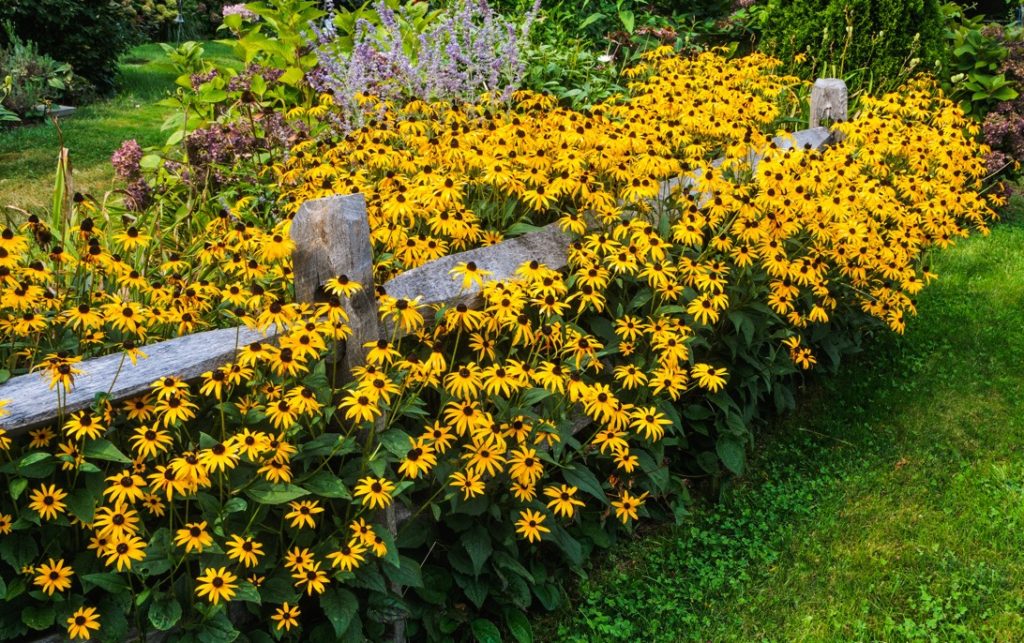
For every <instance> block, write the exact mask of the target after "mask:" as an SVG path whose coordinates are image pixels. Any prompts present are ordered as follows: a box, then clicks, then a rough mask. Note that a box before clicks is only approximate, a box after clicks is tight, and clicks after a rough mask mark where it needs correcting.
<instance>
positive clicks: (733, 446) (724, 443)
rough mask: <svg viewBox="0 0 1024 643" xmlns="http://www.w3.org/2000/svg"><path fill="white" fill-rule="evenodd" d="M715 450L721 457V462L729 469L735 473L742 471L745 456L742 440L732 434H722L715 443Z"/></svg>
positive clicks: (739, 473)
mask: <svg viewBox="0 0 1024 643" xmlns="http://www.w3.org/2000/svg"><path fill="white" fill-rule="evenodd" d="M715 452H716V453H718V457H719V458H721V459H722V464H724V465H725V467H726V468H727V469H729V471H732V472H733V473H735V474H736V475H741V474H742V473H743V465H744V462H745V461H746V457H747V456H746V450H745V449H744V446H743V443H742V442H740V441H739V440H737V439H736V438H734V437H732V436H728V435H723V436H721V437H719V438H718V441H717V442H716V443H715Z"/></svg>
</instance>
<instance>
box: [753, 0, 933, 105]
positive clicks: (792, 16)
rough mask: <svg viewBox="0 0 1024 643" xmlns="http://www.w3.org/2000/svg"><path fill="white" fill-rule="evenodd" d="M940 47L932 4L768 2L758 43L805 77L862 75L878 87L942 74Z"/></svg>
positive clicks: (926, 0) (899, 0) (895, 0)
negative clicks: (922, 75)
mask: <svg viewBox="0 0 1024 643" xmlns="http://www.w3.org/2000/svg"><path fill="white" fill-rule="evenodd" d="M943 45H944V41H943V19H942V13H941V11H940V8H939V3H938V2H937V0H772V2H771V3H770V4H769V6H768V10H767V13H766V15H765V24H764V30H763V39H762V42H761V48H762V49H763V50H765V51H767V52H769V53H772V54H774V55H776V56H778V57H780V58H781V59H782V60H784V61H794V62H797V64H798V66H799V67H800V68H801V70H802V71H804V72H806V73H808V74H809V75H810V74H813V73H821V72H825V73H829V74H835V75H840V74H843V75H852V72H856V71H863V72H864V74H862V75H860V78H861V80H863V81H866V82H873V83H874V85H876V86H878V85H881V86H883V87H890V86H893V85H895V84H897V83H898V82H899V81H900V80H902V79H904V78H905V77H906V76H907V75H908V72H911V71H913V72H917V71H936V70H937V69H939V68H942V67H943V66H944V59H945V54H944V47H943ZM801 54H805V55H806V60H802V58H803V57H802V56H800V55H801ZM914 61H917V62H916V64H914Z"/></svg>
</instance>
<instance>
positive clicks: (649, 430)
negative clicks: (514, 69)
mask: <svg viewBox="0 0 1024 643" xmlns="http://www.w3.org/2000/svg"><path fill="white" fill-rule="evenodd" d="M775 64H776V61H773V60H772V59H770V58H766V57H763V56H757V55H755V56H750V57H747V58H741V59H736V60H726V59H724V58H722V57H721V56H719V55H717V54H710V53H709V54H702V55H700V56H697V57H695V58H692V59H684V58H678V57H675V56H673V55H671V54H670V53H669V52H667V51H665V50H659V51H657V52H654V53H653V54H651V55H649V56H647V59H646V61H645V62H644V63H643V64H642V65H640V66H639V67H637V68H634V69H633V70H631V72H630V76H631V78H633V79H634V82H633V85H632V86H631V88H630V96H629V97H624V98H622V99H621V100H615V101H610V102H608V103H605V104H602V105H600V106H598V107H597V108H595V109H594V110H591V111H590V112H587V113H578V112H572V111H569V110H566V109H561V108H558V107H556V106H555V105H554V104H553V103H552V101H551V99H550V98H548V97H544V96H540V95H535V94H530V93H521V94H517V95H516V97H515V103H514V105H512V106H510V107H509V106H505V105H503V104H499V103H487V102H483V103H481V104H479V105H460V106H452V105H447V104H426V103H422V102H414V103H411V104H408V105H404V106H395V105H390V104H374V103H373V101H372V100H370V99H368V100H367V104H366V108H367V111H368V114H371V115H374V117H373V118H370V119H368V120H367V123H366V125H365V126H363V127H362V128H360V129H357V130H354V131H352V132H350V133H348V134H346V135H338V136H331V135H325V136H320V137H317V136H314V137H311V138H309V139H308V140H305V141H303V142H300V143H298V144H297V145H295V146H294V147H293V148H292V149H291V151H290V153H289V155H288V156H287V158H286V159H284V160H280V161H278V162H276V163H274V164H273V167H272V169H273V171H274V174H275V177H276V180H277V183H278V188H277V190H276V194H275V196H276V197H277V199H278V203H279V204H280V206H279V207H280V209H279V211H278V210H273V209H271V217H270V218H269V219H268V218H266V217H263V216H262V215H261V214H260V213H261V212H265V211H266V208H262V209H261V208H259V207H257V206H258V205H259V204H258V203H257V199H256V198H255V197H245V198H242V199H240V200H238V201H237V202H235V203H234V204H233V206H232V207H231V208H230V209H224V210H219V211H217V212H215V213H211V215H210V216H208V217H206V218H205V219H200V220H198V221H189V223H188V225H187V226H184V225H180V224H179V223H173V224H172V223H168V221H167V218H166V217H160V216H148V217H147V215H146V214H145V212H144V213H143V214H141V215H140V216H139V217H138V218H132V217H130V216H126V217H125V218H124V219H123V220H118V219H117V218H116V217H106V216H104V214H105V212H106V211H105V210H103V209H102V208H100V207H99V206H98V205H97V204H95V203H93V202H90V201H88V200H86V201H82V202H80V203H78V204H76V205H75V207H74V210H73V213H72V218H71V219H70V220H54V221H50V222H43V221H40V220H37V219H34V220H30V221H29V223H28V224H27V225H26V226H25V227H24V228H23V229H22V230H19V231H15V230H8V231H5V232H4V233H3V236H2V240H0V248H2V250H3V253H4V254H3V255H2V258H0V268H2V269H3V270H4V273H3V278H4V280H3V286H2V288H3V290H2V292H0V302H2V306H3V308H2V311H0V312H2V314H3V316H4V323H3V325H2V326H0V333H3V335H2V339H3V342H0V346H4V347H7V346H11V347H13V348H11V349H7V348H4V349H0V352H2V356H3V357H4V359H5V360H6V363H7V364H8V365H9V367H10V368H13V369H16V370H25V369H28V368H31V369H34V370H38V371H41V372H42V374H43V376H45V377H48V378H50V380H51V382H52V384H53V387H54V391H55V393H54V395H55V397H57V396H58V395H59V394H60V392H61V391H62V390H66V389H67V388H71V387H73V386H74V379H75V375H76V364H77V363H78V360H80V359H81V357H82V356H83V355H88V354H100V353H106V352H110V351H112V350H124V351H126V353H125V354H126V356H127V357H126V359H131V360H135V359H144V354H145V350H146V349H145V344H146V343H147V342H150V341H152V340H154V339H156V338H162V337H170V336H174V335H179V334H187V333H190V332H193V331H195V330H199V329H203V328H207V327H211V326H224V325H231V324H236V323H240V322H241V323H246V324H249V325H252V326H254V327H258V328H268V327H269V326H270V325H275V326H276V327H277V328H279V329H281V328H286V329H287V332H285V333H283V334H282V335H281V336H280V337H279V340H278V342H277V344H270V343H256V344H250V345H248V346H246V347H243V348H241V350H240V351H239V353H238V356H237V359H236V360H235V362H233V363H231V364H228V365H226V366H224V367H222V368H219V369H215V370H211V371H210V372H208V373H206V374H204V375H203V377H202V378H201V381H200V382H198V383H197V384H196V385H192V386H190V385H189V384H188V383H186V382H182V381H180V380H178V379H176V378H164V379H162V380H160V381H157V382H154V384H153V386H152V390H151V392H150V394H149V395H146V396H144V397H142V398H139V399H137V400H133V401H131V402H129V403H128V404H126V405H124V406H118V407H114V406H113V405H111V404H110V403H109V402H107V401H105V400H104V399H103V396H102V395H101V396H98V399H97V400H96V403H95V404H94V406H93V408H92V409H91V410H88V411H81V412H76V413H74V414H71V415H70V416H69V417H66V418H64V419H63V421H62V422H60V423H58V424H57V425H55V426H53V427H48V428H43V429H38V430H35V431H33V432H32V433H31V435H30V436H29V438H28V439H27V440H19V443H18V444H13V443H11V441H10V440H5V442H4V444H3V447H4V449H5V451H6V453H7V455H8V456H9V460H8V462H7V463H6V464H4V465H2V466H0V473H2V474H3V475H4V476H5V477H6V480H7V482H8V485H9V487H10V489H11V493H10V494H9V496H10V499H7V498H4V499H0V512H2V514H3V515H0V532H2V533H3V535H2V536H0V560H2V561H3V565H2V566H0V569H2V572H0V578H2V579H3V581H4V587H5V596H6V598H7V600H8V601H9V602H10V603H11V604H12V605H16V606H17V607H18V608H19V609H18V610H9V611H8V612H7V613H5V614H3V615H0V625H2V628H0V634H5V635H8V636H9V637H20V636H23V635H24V634H25V632H26V631H27V629H28V628H34V629H46V628H49V627H51V626H52V625H53V624H54V623H57V624H59V625H65V624H66V625H67V626H68V628H69V629H68V632H69V634H70V635H81V634H82V633H84V632H90V631H91V633H92V635H94V636H96V635H99V636H103V637H107V638H123V636H124V634H125V632H126V630H127V628H128V627H129V619H131V620H132V621H133V622H134V624H135V627H137V628H155V629H158V630H167V629H170V628H172V627H173V628H177V631H178V633H183V634H181V635H182V636H185V635H188V636H195V637H199V638H201V639H203V640H210V639H212V640H222V639H223V640H228V639H230V638H231V636H233V635H234V634H235V633H237V631H243V632H245V633H246V634H247V635H248V636H250V637H251V638H261V639H265V638H266V637H267V636H268V635H274V636H290V637H292V638H298V637H302V638H303V639H304V640H319V639H321V638H322V639H324V640H334V639H346V640H347V639H353V640H356V639H358V638H359V637H361V636H366V637H369V638H371V639H379V638H383V637H385V636H386V635H387V633H388V624H389V623H394V622H399V621H403V620H408V621H409V625H408V628H409V629H408V630H407V633H408V634H409V635H411V636H422V637H432V638H433V637H441V636H445V635H448V634H452V633H455V632H457V631H459V630H460V628H466V629H468V630H469V631H471V632H472V634H473V635H474V636H476V637H477V638H479V639H484V640H497V637H498V636H499V630H498V626H497V625H495V623H501V625H502V627H504V628H505V629H507V630H508V631H509V632H510V633H511V634H512V635H513V636H514V637H515V638H516V639H517V640H527V639H528V637H529V625H528V621H527V620H526V618H525V616H524V615H523V610H526V609H528V608H530V607H531V606H533V605H538V604H539V605H541V606H543V607H545V608H549V609H550V608H553V607H554V606H556V605H557V604H558V602H559V600H560V590H559V578H560V576H561V575H562V573H563V572H564V571H565V570H567V569H580V568H581V566H582V565H583V563H584V561H585V560H586V557H587V556H588V555H589V554H590V553H591V552H592V551H593V550H594V549H595V548H600V547H605V546H607V545H609V544H610V543H611V542H613V541H614V539H615V538H616V537H617V535H618V534H621V533H623V532H630V531H632V529H633V528H634V525H635V524H636V522H637V521H639V520H641V519H644V518H648V517H651V518H655V519H666V518H669V519H671V518H673V517H675V518H676V519H678V520H682V519H683V517H684V516H685V510H686V505H685V501H686V497H687V492H688V488H689V485H690V480H692V479H694V478H711V479H717V478H718V477H719V476H721V475H723V474H724V473H725V472H733V473H739V472H741V471H742V470H743V465H744V453H745V448H746V446H747V445H748V443H749V441H750V438H751V430H752V427H753V425H754V422H755V419H756V417H757V415H758V413H759V409H760V407H761V405H762V403H763V402H765V401H766V400H771V401H774V402H775V404H776V405H777V406H780V407H784V406H786V405H787V404H788V403H791V397H789V392H788V388H786V386H785V384H786V380H787V378H788V377H790V376H791V375H792V374H793V373H795V372H797V371H798V370H800V369H806V368H810V367H812V366H814V365H815V364H816V363H817V362H818V361H828V362H831V363H838V360H839V359H840V357H841V355H842V354H843V352H844V351H846V350H848V349H849V348H851V347H852V346H854V345H855V343H856V341H857V340H858V338H859V336H860V335H861V334H862V333H863V332H865V331H871V330H873V329H877V328H884V327H889V328H891V329H892V330H895V331H897V332H899V331H902V329H903V326H904V323H905V316H906V315H908V314H912V313H913V311H914V297H915V295H916V294H917V293H918V292H919V291H920V289H921V288H922V287H923V286H924V285H925V284H926V283H927V282H928V281H929V280H930V279H932V278H933V277H934V275H932V274H931V273H929V272H928V271H927V263H926V259H927V252H928V251H929V250H930V249H932V248H942V247H945V246H947V245H948V244H950V243H952V242H954V240H955V239H957V238H959V237H963V236H965V235H966V234H968V233H969V231H971V230H979V231H985V230H986V225H987V223H988V222H989V221H990V219H991V218H992V213H991V212H990V210H989V208H988V203H987V202H986V199H985V198H984V197H982V196H981V194H980V193H979V190H980V187H981V186H980V177H981V176H982V175H983V173H984V168H983V161H982V160H981V156H980V152H981V150H979V149H978V148H977V147H976V146H975V145H974V144H973V143H972V142H971V140H970V139H969V138H968V137H967V136H966V131H967V130H968V129H969V127H968V124H967V121H965V119H964V117H963V114H962V113H961V112H960V110H959V108H958V107H956V106H955V105H953V104H952V103H951V102H949V101H948V100H946V99H944V98H942V97H941V95H940V94H939V92H938V90H937V89H936V88H935V86H934V84H933V83H931V82H930V81H928V80H925V79H920V80H917V81H915V82H914V83H912V84H911V85H908V86H906V87H904V88H903V89H901V91H899V92H897V93H894V94H889V95H886V96H883V97H880V98H878V99H867V98H865V99H863V102H862V107H863V111H862V113H860V114H859V115H858V116H857V117H856V118H855V119H854V120H852V121H850V122H848V123H841V124H838V125H837V126H836V128H835V129H836V130H837V131H838V132H839V133H840V134H841V139H842V140H841V141H840V142H838V143H836V144H835V145H833V146H832V147H830V148H828V149H826V150H823V151H818V150H806V149H793V150H782V149H778V148H777V147H775V146H773V145H771V144H770V143H769V142H770V140H771V138H772V136H773V135H774V134H775V133H776V128H777V123H778V121H779V118H780V116H781V114H782V113H783V111H782V110H783V108H786V107H787V106H788V105H789V104H790V102H791V101H792V100H793V99H792V98H791V96H792V92H791V89H792V88H793V87H794V86H795V85H796V84H797V83H798V82H799V81H797V79H794V78H789V77H783V76H778V75H776V74H774V73H773V71H772V70H773V68H774V66H775ZM330 102H331V101H330V100H328V99H326V98H325V99H323V100H321V101H320V103H319V104H318V105H317V106H316V107H313V108H311V109H313V110H316V116H322V115H323V113H324V110H326V109H329V108H330ZM288 117H289V118H292V119H298V120H305V121H306V123H307V124H308V123H310V122H312V120H313V118H312V115H310V114H308V113H303V110H302V109H296V110H292V113H290V114H289V115H288ZM130 151H131V150H128V151H126V152H125V154H124V155H122V156H125V157H126V158H127V156H132V157H133V158H136V157H138V156H139V154H138V153H134V154H128V152H130ZM755 153H756V154H758V155H763V158H762V160H761V161H760V162H759V163H758V164H757V167H756V168H753V167H752V166H751V163H750V160H751V158H752V155H753V154H755ZM716 157H722V158H724V161H723V162H722V163H721V164H717V165H712V164H711V161H710V160H711V159H713V158H716ZM122 160H124V159H122ZM126 162H127V161H126ZM138 162H141V160H140V159H136V160H135V161H134V162H133V167H132V168H129V169H128V170H126V172H128V174H130V176H132V177H135V176H136V174H135V171H136V170H135V167H134V163H138ZM129 170H130V171H129ZM679 175H686V176H690V177H693V178H694V180H695V181H696V182H697V186H698V188H699V189H698V191H697V192H696V193H695V194H690V193H686V192H677V193H674V194H672V195H668V196H667V197H666V198H661V197H660V196H659V193H660V190H661V182H662V181H663V180H665V179H667V178H670V177H677V176H679ZM352 192H360V193H362V194H363V195H364V196H365V198H366V201H367V204H368V211H369V221H370V238H371V240H372V243H373V245H374V252H375V258H374V259H375V261H374V274H375V281H376V283H377V284H378V285H380V284H383V283H384V282H385V281H386V280H387V279H388V278H390V277H392V276H394V275H397V274H401V273H403V272H404V271H407V270H409V269H411V268H415V267H417V266H421V265H424V264H425V263H427V262H429V261H430V260H432V259H436V258H439V257H442V256H445V255H448V254H451V253H454V252H457V251H460V250H464V249H468V248H473V247H480V246H486V245H490V244H494V243H497V242H499V241H500V240H501V239H503V238H506V237H510V236H515V235H518V234H521V233H523V232H526V231H529V230H532V229H533V228H534V227H536V226H540V225H545V224H550V223H557V224H558V225H560V226H561V227H562V228H563V229H564V230H565V231H566V232H568V233H570V234H571V235H573V237H574V239H575V240H574V241H573V243H572V244H571V246H570V247H569V250H568V267H567V268H566V269H564V270H561V271H558V270H553V269H551V268H549V267H547V266H544V265H542V264H540V263H531V262H526V263H524V264H523V265H522V266H521V267H520V271H519V275H518V279H515V280H511V281H504V282H492V281H488V277H489V275H488V274H487V272H486V270H484V269H482V268H481V267H479V266H476V265H475V264H472V263H470V262H463V263H460V264H459V265H457V266H456V267H455V268H454V269H453V270H452V275H451V276H452V278H454V279H457V280H458V281H459V282H460V283H461V284H463V286H464V287H467V288H469V287H475V288H480V290H481V292H482V301H483V305H482V307H480V308H479V309H473V308H469V307H466V306H453V307H449V308H445V309H441V310H426V309H421V307H419V306H418V305H417V302H416V301H415V299H395V298H394V297H390V296H389V295H388V294H387V293H386V292H378V293H376V295H377V299H378V301H379V303H380V308H381V315H382V319H383V321H384V322H386V323H390V325H391V327H392V328H395V329H397V330H396V332H395V333H394V334H392V335H390V336H383V337H379V340H378V341H373V342H370V343H369V344H368V345H367V346H365V347H364V348H365V349H366V351H367V357H366V363H365V364H364V365H361V366H360V367H358V368H356V369H354V370H353V373H352V377H351V379H350V380H349V381H347V382H345V383H342V382H343V380H342V379H341V378H340V377H336V376H335V373H334V371H335V369H336V364H335V363H334V362H333V361H330V360H327V359H325V357H326V356H327V355H329V354H331V353H332V352H333V349H335V348H336V347H337V345H338V343H339V342H340V341H341V340H344V339H346V338H347V337H349V336H350V333H351V331H352V329H351V328H349V325H348V323H347V322H348V318H347V314H346V305H347V301H348V299H349V298H350V297H352V296H353V295H355V294H356V293H357V292H358V289H359V285H358V284H357V283H356V282H355V281H354V280H352V279H349V277H348V276H347V275H334V276H331V278H330V279H328V280H327V281H326V283H325V285H324V289H323V290H324V292H323V293H322V295H323V296H322V297H321V298H320V300H319V301H318V302H317V303H303V302H296V301H294V299H293V296H292V278H291V253H292V250H293V247H292V242H291V241H290V238H289V227H290V225H291V217H292V216H293V215H294V214H295V213H296V211H297V210H298V208H299V207H300V205H301V204H302V203H303V202H305V201H308V200H310V199H315V198H319V197H322V196H326V195H332V194H336V193H352ZM702 195H707V196H706V197H704V196H702ZM200 216H201V215H199V214H197V215H196V217H197V218H198V217H200ZM188 226H193V227H198V226H201V228H202V235H201V236H199V235H189V234H184V233H183V230H187V229H188ZM364 294H365V293H364ZM398 331H401V332H398ZM581 415H582V416H584V417H586V418H588V420H589V421H590V422H589V426H588V427H587V428H585V429H583V430H579V429H580V426H581V423H580V422H578V421H577V420H578V419H579V418H580V416H581ZM396 504H397V505H401V506H402V507H403V508H404V509H405V510H406V511H405V512H404V513H406V514H407V516H406V520H404V522H403V523H402V525H401V526H400V527H399V526H397V525H390V526H389V525H387V524H386V520H385V514H384V513H383V512H382V510H383V509H386V508H389V507H392V506H394V505H396ZM389 527H394V528H395V529H394V530H392V529H390V528H389ZM393 531H394V533H392V532H393ZM53 574H56V576H54V575H53ZM225 604H228V605H229V606H230V608H226V607H225ZM19 610H20V614H19ZM268 619H269V620H268ZM264 623H267V624H266V625H264ZM96 624H98V625H99V629H98V631H97V630H96V628H95V627H93V626H95V625H96Z"/></svg>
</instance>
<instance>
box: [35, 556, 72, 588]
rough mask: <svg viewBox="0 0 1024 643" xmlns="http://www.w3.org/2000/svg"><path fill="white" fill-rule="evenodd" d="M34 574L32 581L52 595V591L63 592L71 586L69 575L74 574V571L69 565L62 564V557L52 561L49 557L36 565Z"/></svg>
mask: <svg viewBox="0 0 1024 643" xmlns="http://www.w3.org/2000/svg"><path fill="white" fill-rule="evenodd" d="M36 574H37V575H36V577H35V578H34V579H33V580H32V582H33V583H34V584H35V585H38V586H39V588H40V589H41V590H42V591H44V592H46V593H47V594H48V595H50V596H53V593H54V592H63V591H64V590H66V589H68V588H69V587H71V577H72V576H74V575H75V571H74V570H73V569H71V566H70V565H65V564H64V559H61V560H57V561H54V559H52V558H51V559H50V560H49V562H46V563H43V564H42V565H40V566H39V567H36Z"/></svg>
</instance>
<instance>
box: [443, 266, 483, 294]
mask: <svg viewBox="0 0 1024 643" xmlns="http://www.w3.org/2000/svg"><path fill="white" fill-rule="evenodd" d="M448 272H449V273H450V274H451V275H452V277H453V278H454V279H455V280H456V281H458V280H460V279H461V281H460V284H459V287H460V288H462V289H463V290H469V289H471V288H472V287H473V286H476V287H478V288H483V285H484V280H485V279H486V278H487V277H490V276H491V275H493V274H494V273H492V272H491V271H489V270H483V269H482V268H480V267H479V266H477V265H476V262H475V261H460V262H459V263H457V264H455V267H454V268H452V269H451V270H449V271H448Z"/></svg>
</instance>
